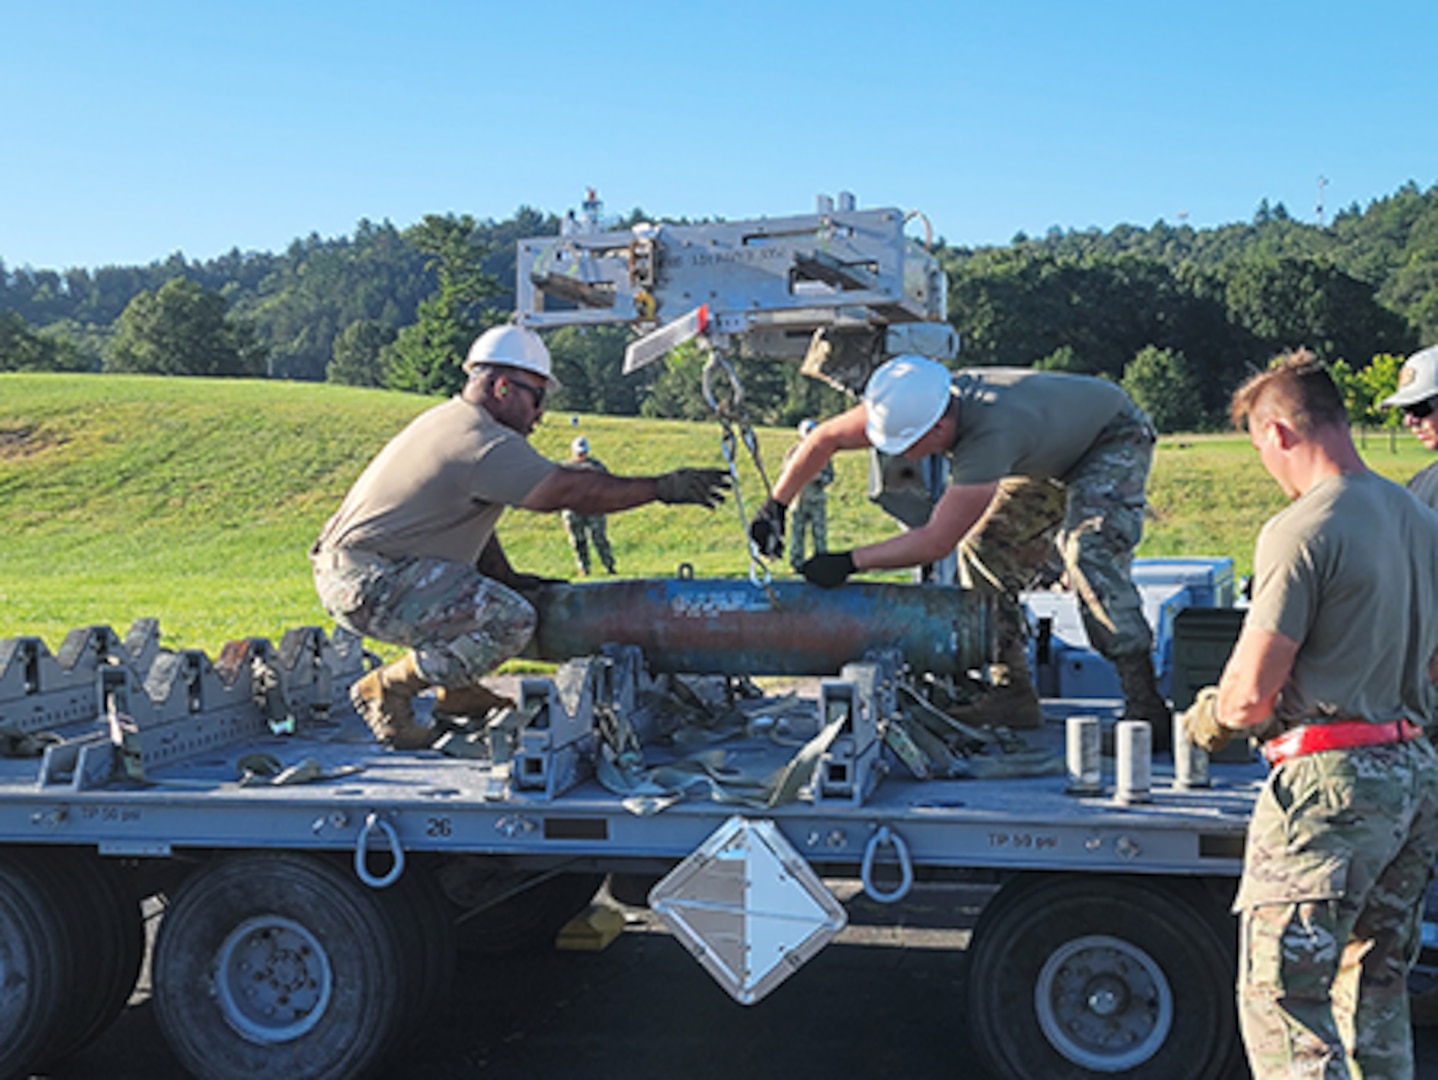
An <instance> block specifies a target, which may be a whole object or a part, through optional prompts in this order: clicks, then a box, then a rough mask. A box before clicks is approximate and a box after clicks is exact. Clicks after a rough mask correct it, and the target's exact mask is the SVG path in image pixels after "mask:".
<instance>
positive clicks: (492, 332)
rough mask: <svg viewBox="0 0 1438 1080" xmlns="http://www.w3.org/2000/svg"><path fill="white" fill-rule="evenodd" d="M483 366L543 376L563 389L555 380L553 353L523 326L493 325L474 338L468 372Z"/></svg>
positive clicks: (531, 331)
mask: <svg viewBox="0 0 1438 1080" xmlns="http://www.w3.org/2000/svg"><path fill="white" fill-rule="evenodd" d="M480 364H502V365H504V366H505V367H512V368H519V369H520V370H521V371H532V372H534V373H535V374H536V375H542V376H544V378H545V379H547V380H548V381H549V383H550V386H551V389H553V388H556V387H558V386H559V380H558V379H556V378H555V377H554V365H553V363H552V362H551V361H550V358H549V350H548V349H547V348H545V346H544V342H543V341H542V340H540V337H539V335H538V334H536V333H535V332H534V331H533V330H530V329H528V328H527V327H523V326H493V327H490V328H489V329H488V330H486V331H485V332H484V333H482V334H480V335H479V337H477V338H475V339H474V344H473V345H471V346H470V347H469V355H468V356H466V357H465V358H464V370H465V371H466V372H471V371H473V370H474V369H475V368H476V367H478V366H479V365H480Z"/></svg>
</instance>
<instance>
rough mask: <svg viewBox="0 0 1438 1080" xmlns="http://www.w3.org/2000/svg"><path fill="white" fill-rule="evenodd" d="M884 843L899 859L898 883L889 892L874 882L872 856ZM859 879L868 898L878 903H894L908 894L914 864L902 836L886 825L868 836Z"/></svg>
mask: <svg viewBox="0 0 1438 1080" xmlns="http://www.w3.org/2000/svg"><path fill="white" fill-rule="evenodd" d="M886 845H887V846H889V847H892V848H893V849H894V855H895V857H896V858H897V859H898V860H899V884H898V886H897V887H896V888H894V889H893V890H891V891H889V892H885V891H884V890H882V889H880V888H879V887H878V886H877V885H875V884H874V857H875V856H876V855H877V854H878V853H879V849H880V848H881V847H884V846H886ZM859 879H860V880H861V881H862V882H863V883H864V891H865V892H866V893H868V894H869V897H870V899H872V900H876V901H878V902H879V903H880V904H896V903H898V902H899V901H900V900H902V899H903V898H904V897H906V896H908V895H909V890H910V889H911V888H913V886H914V864H913V862H911V861H910V859H909V845H908V844H906V843H905V842H904V838H903V837H902V836H900V835H899V834H898V833H896V832H893V831H891V830H890V829H889V827H888V826H887V825H881V826H879V831H878V832H876V833H875V834H874V835H873V836H871V837H869V844H868V846H867V847H866V848H864V861H863V862H862V863H861V864H860V866H859Z"/></svg>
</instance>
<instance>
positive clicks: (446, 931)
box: [377, 859, 458, 1046]
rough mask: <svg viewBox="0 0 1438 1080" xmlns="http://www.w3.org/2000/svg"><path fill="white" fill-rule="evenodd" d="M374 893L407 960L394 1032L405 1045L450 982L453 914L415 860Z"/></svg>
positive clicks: (454, 946) (425, 869) (434, 1008)
mask: <svg viewBox="0 0 1438 1080" xmlns="http://www.w3.org/2000/svg"><path fill="white" fill-rule="evenodd" d="M377 895H378V896H379V898H380V901H381V902H382V903H383V904H384V905H385V907H386V909H387V910H388V912H389V915H390V919H391V921H392V923H393V925H394V926H395V928H396V930H398V931H400V932H401V935H402V938H403V943H402V946H401V949H402V955H403V956H405V957H408V958H409V963H408V964H406V970H405V974H406V977H407V979H408V980H409V981H410V983H411V985H410V986H408V987H407V988H406V989H405V992H404V993H403V995H402V996H403V998H404V1005H405V1015H404V1018H403V1020H401V1022H400V1035H399V1045H400V1046H405V1045H409V1044H411V1043H413V1042H414V1041H415V1040H417V1039H418V1038H419V1037H420V1036H421V1035H423V1033H424V1030H425V1028H426V1027H427V1026H428V1024H429V1023H430V1022H431V1021H432V1020H433V1019H434V1018H435V1016H436V1014H437V1013H438V1012H439V1011H440V1009H441V1003H442V1002H443V1001H444V999H445V997H446V995H447V994H448V991H449V988H450V984H451V983H452V982H453V981H454V968H455V958H456V953H457V949H458V946H457V944H456V941H455V932H454V917H453V915H452V913H451V912H450V910H449V905H448V904H446V903H445V900H444V896H443V894H442V893H441V892H440V891H439V885H438V883H437V882H436V881H435V880H434V875H433V873H432V872H431V871H430V868H429V866H427V865H425V864H424V863H423V862H421V861H419V860H417V859H416V860H413V861H411V862H410V864H409V866H408V867H407V868H406V870H405V872H404V875H403V876H402V877H401V878H400V879H399V880H398V881H397V882H395V883H394V884H393V885H391V886H390V887H389V888H387V889H381V890H379V892H378V894H377Z"/></svg>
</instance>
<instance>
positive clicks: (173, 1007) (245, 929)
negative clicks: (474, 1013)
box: [154, 852, 413, 1080]
mask: <svg viewBox="0 0 1438 1080" xmlns="http://www.w3.org/2000/svg"><path fill="white" fill-rule="evenodd" d="M402 940H403V939H402V937H401V935H400V934H399V933H398V932H397V929H396V928H395V927H394V926H393V925H392V923H391V920H390V917H389V915H388V913H387V911H386V907H385V904H384V901H383V900H382V899H381V897H380V896H379V894H378V893H376V892H375V891H374V890H371V889H369V888H368V887H366V886H365V885H362V884H361V883H360V882H359V881H358V880H356V879H355V877H354V876H353V874H351V873H349V872H348V870H347V869H345V868H343V867H341V866H340V865H338V864H336V863H332V862H330V861H329V860H327V859H325V858H322V857H309V856H303V855H296V854H292V853H288V852H280V853H272V852H266V853H263V854H261V853H253V854H245V855H238V856H234V857H231V858H227V859H225V860H223V861H221V862H218V863H215V864H213V865H211V866H208V867H205V868H204V869H201V870H198V871H196V872H195V873H194V874H193V875H192V876H191V877H190V878H189V879H188V880H187V881H186V882H185V884H184V885H183V886H182V887H181V888H180V890H179V891H178V892H177V893H176V895H175V898H174V902H173V903H172V904H171V905H170V907H169V910H168V911H167V912H166V914H165V917H164V920H163V922H162V923H161V924H160V932H159V936H158V939H157V941H156V944H155V954H154V983H155V1005H156V1011H157V1015H158V1019H159V1023H160V1028H161V1030H162V1031H163V1032H164V1034H165V1037H166V1039H167V1040H168V1041H169V1043H170V1046H171V1048H172V1049H173V1050H174V1052H175V1054H176V1056H177V1057H178V1058H179V1059H180V1061H181V1062H182V1063H183V1064H184V1065H185V1067H186V1068H187V1069H189V1070H190V1071H191V1072H193V1073H194V1074H195V1075H197V1076H200V1077H205V1078H209V1080H231V1078H233V1080H239V1078H241V1077H254V1076H284V1077H286V1078H300V1077H306V1078H321V1077H324V1078H334V1080H338V1078H341V1077H352V1076H357V1075H362V1074H363V1073H365V1072H366V1071H368V1070H370V1069H372V1068H374V1067H375V1066H376V1065H377V1064H378V1063H379V1062H380V1060H381V1059H382V1057H383V1055H384V1053H385V1051H386V1049H387V1048H388V1047H389V1045H390V1044H391V1042H392V1040H393V1039H394V1038H395V1037H396V1036H397V1035H398V1034H399V1031H398V1028H399V1026H400V1024H401V1022H402V1021H403V1020H404V1019H405V1017H406V1014H405V1000H404V999H405V996H406V995H405V994H404V993H403V991H404V990H406V989H407V988H408V985H412V979H413V976H412V974H411V973H410V972H408V971H407V970H406V968H405V965H406V964H407V963H410V962H412V961H411V958H409V957H406V956H404V955H403V953H402V952H401V949H400V943H401V941H402Z"/></svg>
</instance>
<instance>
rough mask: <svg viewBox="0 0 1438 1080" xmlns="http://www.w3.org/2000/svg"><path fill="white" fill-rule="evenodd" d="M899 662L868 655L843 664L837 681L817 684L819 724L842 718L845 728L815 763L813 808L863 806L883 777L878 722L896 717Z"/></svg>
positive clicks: (884, 654)
mask: <svg viewBox="0 0 1438 1080" xmlns="http://www.w3.org/2000/svg"><path fill="white" fill-rule="evenodd" d="M899 664H900V659H899V657H898V655H897V654H895V653H890V652H881V653H872V654H870V655H869V658H868V659H866V660H864V661H862V662H860V663H856V664H845V665H844V667H843V669H842V670H841V671H840V672H839V677H838V678H837V679H825V680H823V682H821V683H820V684H819V716H820V722H821V723H823V724H829V723H832V722H833V721H834V720H835V719H837V718H838V717H839V716H841V715H842V716H843V717H844V720H845V723H844V726H843V728H842V730H841V731H840V733H839V735H838V736H837V737H836V738H835V739H834V741H833V743H831V744H830V746H829V749H828V750H826V751H825V752H824V755H823V756H822V757H821V758H820V759H819V767H818V769H817V770H816V771H815V774H814V780H813V783H812V785H811V788H812V791H813V795H814V802H815V803H824V802H844V803H849V804H851V805H854V806H858V805H861V804H862V803H863V802H864V801H865V800H866V799H867V798H868V797H869V795H870V794H871V793H872V792H873V790H874V788H875V787H877V786H878V783H879V780H880V779H881V778H882V777H883V774H884V771H885V770H884V764H883V758H882V748H883V738H882V734H881V732H880V724H881V721H882V720H883V719H884V718H886V717H889V716H892V715H893V714H894V713H895V712H896V711H897V704H898V702H897V696H896V694H897V691H896V689H895V687H896V679H897V675H898V669H899Z"/></svg>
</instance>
